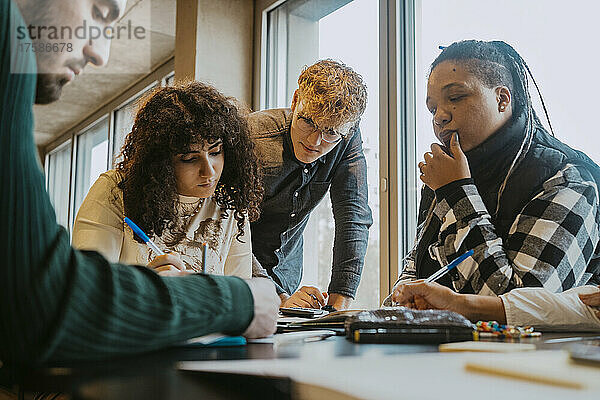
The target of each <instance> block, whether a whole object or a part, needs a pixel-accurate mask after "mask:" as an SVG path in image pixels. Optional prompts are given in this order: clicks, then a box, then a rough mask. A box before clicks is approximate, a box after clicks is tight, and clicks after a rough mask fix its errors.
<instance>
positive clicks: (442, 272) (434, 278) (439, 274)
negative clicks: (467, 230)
mask: <svg viewBox="0 0 600 400" xmlns="http://www.w3.org/2000/svg"><path fill="white" fill-rule="evenodd" d="M472 255H473V250H472V249H471V250H469V251H467V252H466V253H465V254H463V255H462V256H460V257H458V258H455V259H454V261H452V262H451V263H450V264H448V265H446V266H445V267H442V268H440V269H439V270H438V271H437V272H436V273H434V274H433V275H431V276H430V277H429V278H427V279H425V282H435V281H437V280H438V279H440V278H441V277H442V276H444V275H446V274H447V273H448V272H450V271H452V269H454V268H456V266H458V264H460V263H461V262H463V261H465V260H466V259H467V258H469V257H471V256H472Z"/></svg>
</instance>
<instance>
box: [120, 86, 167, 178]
mask: <svg viewBox="0 0 600 400" xmlns="http://www.w3.org/2000/svg"><path fill="white" fill-rule="evenodd" d="M171 78H172V77H171ZM166 82H167V86H168V82H169V78H167V79H166ZM155 87H156V83H153V84H152V85H150V86H149V87H147V88H146V89H144V90H143V91H142V92H141V93H139V94H138V95H136V96H135V97H134V98H133V99H131V100H129V101H128V102H127V103H125V104H124V105H123V106H121V107H120V108H118V109H117V110H115V114H114V115H115V125H114V133H113V140H112V160H113V161H112V166H113V168H114V167H115V165H116V163H117V162H118V161H120V160H119V154H120V153H121V148H122V147H123V144H125V136H127V135H128V134H129V132H131V128H132V127H133V122H134V121H135V114H136V112H137V108H138V101H139V100H140V99H141V98H142V97H143V96H144V94H146V93H148V92H149V91H151V90H152V89H154V88H155Z"/></svg>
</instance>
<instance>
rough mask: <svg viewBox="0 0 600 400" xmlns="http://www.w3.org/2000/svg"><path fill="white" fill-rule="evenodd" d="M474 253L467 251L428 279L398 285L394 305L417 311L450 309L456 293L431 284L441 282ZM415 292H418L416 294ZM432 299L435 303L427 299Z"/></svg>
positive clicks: (393, 299) (393, 296) (394, 295)
mask: <svg viewBox="0 0 600 400" xmlns="http://www.w3.org/2000/svg"><path fill="white" fill-rule="evenodd" d="M473 253H474V252H473V250H469V251H467V252H466V253H465V254H463V255H461V256H460V257H457V258H455V259H454V260H453V261H452V262H451V263H450V264H448V265H446V266H444V267H442V268H440V269H439V270H438V271H436V272H435V273H433V274H432V275H431V276H430V277H429V278H427V279H424V280H423V279H419V280H417V281H407V282H402V283H399V284H397V285H396V286H395V287H394V291H393V293H392V304H399V305H401V306H406V307H411V308H417V309H427V308H439V309H448V307H449V304H447V303H449V302H451V300H452V298H453V296H452V295H453V294H455V293H454V291H452V290H451V289H449V288H447V287H445V286H441V285H437V284H436V285H431V284H433V283H434V282H435V281H437V280H439V279H440V278H441V277H443V276H444V275H446V274H447V273H448V272H450V271H452V270H453V269H454V268H456V267H457V266H458V265H459V264H460V263H462V262H464V261H465V260H466V259H467V258H469V257H471V256H473ZM417 285H418V286H419V288H418V290H417V289H416V288H415V286H417ZM438 286H439V288H438ZM409 288H410V290H409ZM434 289H435V291H440V293H437V294H436V293H433V292H434ZM415 290H417V292H414V291H415ZM423 294H427V296H425V297H423ZM430 297H431V298H432V299H434V301H433V303H431V301H428V300H427V299H426V298H430Z"/></svg>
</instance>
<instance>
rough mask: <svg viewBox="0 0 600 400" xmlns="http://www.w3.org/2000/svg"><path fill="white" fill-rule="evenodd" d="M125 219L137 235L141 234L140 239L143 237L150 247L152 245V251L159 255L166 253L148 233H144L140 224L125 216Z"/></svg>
mask: <svg viewBox="0 0 600 400" xmlns="http://www.w3.org/2000/svg"><path fill="white" fill-rule="evenodd" d="M123 221H125V223H126V224H127V225H129V227H130V228H131V230H132V231H133V233H135V234H136V235H138V236H139V238H140V239H142V240H143V241H144V242H145V243H146V245H147V246H148V247H150V248H151V249H152V251H153V252H154V253H155V254H156V255H157V256H162V255H164V254H165V253H164V251H162V250H161V249H159V248H158V246H157V245H156V244H155V243H154V242H153V241H152V240H150V238H149V237H148V235H146V234H145V233H144V231H143V230H141V229H140V227H139V226H137V225H136V224H135V223H134V222H133V221H132V220H130V219H129V218H127V217H125V218H124V219H123Z"/></svg>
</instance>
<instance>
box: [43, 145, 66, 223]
mask: <svg viewBox="0 0 600 400" xmlns="http://www.w3.org/2000/svg"><path fill="white" fill-rule="evenodd" d="M70 181H71V141H70V140H69V141H68V142H67V143H65V144H63V145H61V146H60V147H59V148H58V149H57V150H55V151H53V152H52V153H50V154H49V155H48V195H49V196H50V202H51V203H52V206H53V207H54V211H55V212H56V222H58V223H59V224H60V225H62V226H64V227H65V228H66V229H69V182H70Z"/></svg>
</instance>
